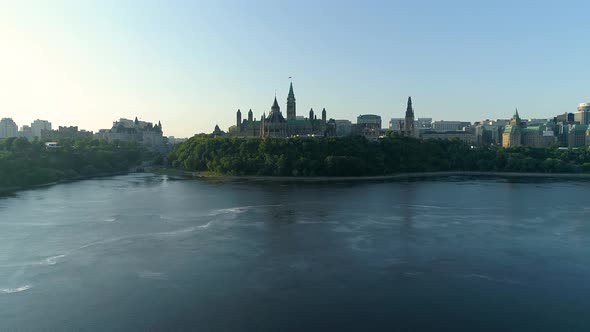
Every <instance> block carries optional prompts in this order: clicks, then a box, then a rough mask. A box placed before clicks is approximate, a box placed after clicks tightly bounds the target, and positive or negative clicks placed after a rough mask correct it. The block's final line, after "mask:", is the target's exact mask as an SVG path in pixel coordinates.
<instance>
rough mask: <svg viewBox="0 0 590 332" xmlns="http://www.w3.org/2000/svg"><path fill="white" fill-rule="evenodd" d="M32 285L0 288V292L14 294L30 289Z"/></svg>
mask: <svg viewBox="0 0 590 332" xmlns="http://www.w3.org/2000/svg"><path fill="white" fill-rule="evenodd" d="M32 287H33V286H31V285H24V286H21V287H17V288H0V294H14V293H20V292H24V291H26V290H29V289H31V288H32Z"/></svg>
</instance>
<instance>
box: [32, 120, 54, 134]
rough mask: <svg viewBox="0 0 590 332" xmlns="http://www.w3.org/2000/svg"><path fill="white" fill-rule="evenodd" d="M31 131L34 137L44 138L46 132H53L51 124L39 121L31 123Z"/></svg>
mask: <svg viewBox="0 0 590 332" xmlns="http://www.w3.org/2000/svg"><path fill="white" fill-rule="evenodd" d="M31 130H32V131H33V137H37V138H42V134H43V131H44V130H47V131H49V130H51V122H49V121H46V120H39V119H37V120H35V121H33V123H31Z"/></svg>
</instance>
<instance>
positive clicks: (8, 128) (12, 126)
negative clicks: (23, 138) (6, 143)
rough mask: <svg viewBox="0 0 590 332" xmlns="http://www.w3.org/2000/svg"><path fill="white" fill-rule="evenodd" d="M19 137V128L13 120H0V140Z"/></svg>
mask: <svg viewBox="0 0 590 332" xmlns="http://www.w3.org/2000/svg"><path fill="white" fill-rule="evenodd" d="M10 137H18V127H17V125H16V123H14V121H13V120H12V119H11V118H3V119H2V120H0V138H10Z"/></svg>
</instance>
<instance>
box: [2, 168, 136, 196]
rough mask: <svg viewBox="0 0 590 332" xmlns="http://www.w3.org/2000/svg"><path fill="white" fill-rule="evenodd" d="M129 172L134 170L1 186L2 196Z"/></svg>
mask: <svg viewBox="0 0 590 332" xmlns="http://www.w3.org/2000/svg"><path fill="white" fill-rule="evenodd" d="M129 173H132V172H131V171H126V172H112V173H100V174H94V175H83V176H77V177H75V178H70V179H63V180H59V181H54V182H47V183H40V184H35V185H30V186H20V187H9V188H0V196H6V195H11V194H14V193H17V192H19V191H25V190H32V189H37V188H44V187H50V186H55V185H58V184H63V183H72V182H78V181H84V180H90V179H95V178H104V177H109V176H118V175H126V174H129Z"/></svg>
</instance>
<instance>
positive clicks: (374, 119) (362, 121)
mask: <svg viewBox="0 0 590 332" xmlns="http://www.w3.org/2000/svg"><path fill="white" fill-rule="evenodd" d="M351 131H352V134H353V135H360V136H364V137H366V138H368V139H377V138H379V137H380V136H381V134H382V133H381V117H380V116H379V115H375V114H361V115H359V116H358V117H357V118H356V124H354V125H353V126H352V129H351Z"/></svg>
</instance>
